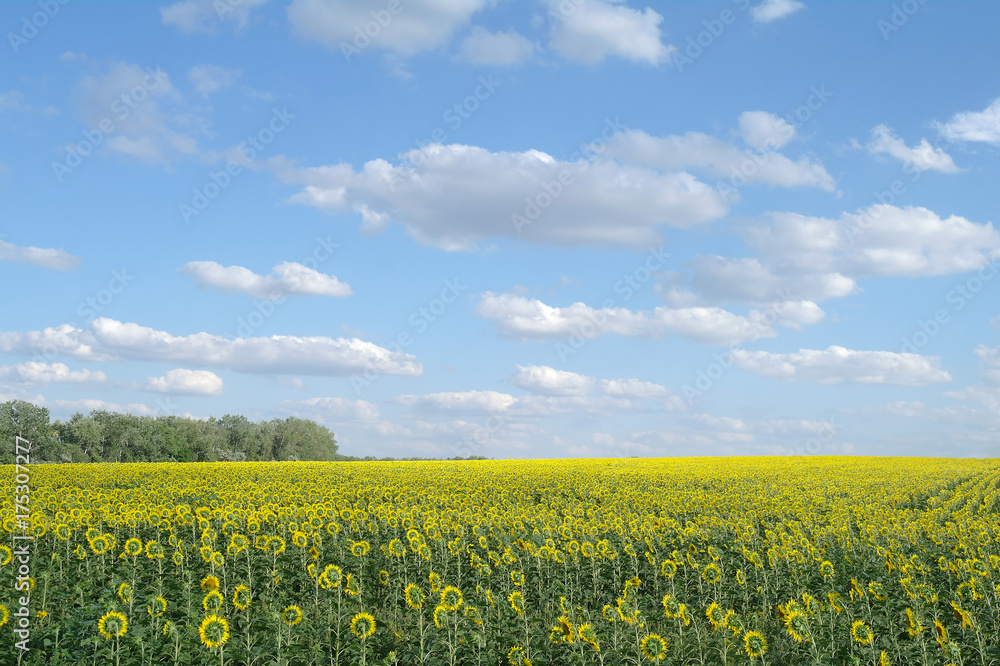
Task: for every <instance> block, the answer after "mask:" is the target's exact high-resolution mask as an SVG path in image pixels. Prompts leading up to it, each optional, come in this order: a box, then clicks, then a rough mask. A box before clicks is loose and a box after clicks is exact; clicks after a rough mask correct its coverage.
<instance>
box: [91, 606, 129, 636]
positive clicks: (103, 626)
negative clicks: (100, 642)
mask: <svg viewBox="0 0 1000 666" xmlns="http://www.w3.org/2000/svg"><path fill="white" fill-rule="evenodd" d="M97 631H98V633H99V634H101V636H103V637H104V638H106V639H107V640H111V639H112V638H121V637H122V636H124V635H125V632H126V631H128V620H127V619H125V616H124V615H122V614H121V613H119V612H117V611H110V612H108V613H105V614H104V616H103V617H102V618H101V619H100V620H98V621H97Z"/></svg>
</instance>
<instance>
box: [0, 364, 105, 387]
mask: <svg viewBox="0 0 1000 666" xmlns="http://www.w3.org/2000/svg"><path fill="white" fill-rule="evenodd" d="M107 379H108V377H107V375H105V374H104V373H103V372H101V371H100V370H70V369H69V366H68V365H66V364H65V363H41V362H38V361H29V362H27V363H18V364H17V365H4V366H0V380H5V381H12V382H17V383H19V384H83V383H87V382H104V381H107Z"/></svg>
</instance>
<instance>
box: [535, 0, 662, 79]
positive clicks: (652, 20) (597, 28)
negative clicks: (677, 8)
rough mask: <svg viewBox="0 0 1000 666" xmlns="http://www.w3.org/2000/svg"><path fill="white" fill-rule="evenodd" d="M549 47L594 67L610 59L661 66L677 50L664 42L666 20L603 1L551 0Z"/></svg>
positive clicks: (566, 56) (649, 13)
mask: <svg viewBox="0 0 1000 666" xmlns="http://www.w3.org/2000/svg"><path fill="white" fill-rule="evenodd" d="M549 4H550V14H552V15H553V22H552V30H551V32H550V34H549V40H550V42H549V45H550V46H551V47H552V49H553V50H554V51H556V52H557V53H559V54H560V55H562V56H563V57H564V58H566V59H568V60H574V61H577V62H582V63H585V64H588V65H594V64H597V63H599V62H601V61H602V60H604V59H605V58H607V57H609V56H616V57H619V58H624V59H626V60H631V61H633V62H639V63H645V64H649V65H658V64H660V63H662V62H663V61H664V60H666V59H667V57H669V56H670V53H671V52H672V51H674V50H675V47H673V46H667V45H665V44H664V43H663V42H662V41H661V39H660V38H661V31H660V23H661V22H662V21H663V17H662V16H661V15H660V14H658V13H657V12H655V11H653V9H651V8H650V7H646V9H645V11H640V10H638V9H632V8H630V7H627V6H625V5H624V4H621V3H618V2H605V1H603V0H572V2H562V1H561V0H549Z"/></svg>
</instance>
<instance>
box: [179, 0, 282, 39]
mask: <svg viewBox="0 0 1000 666" xmlns="http://www.w3.org/2000/svg"><path fill="white" fill-rule="evenodd" d="M267 2H268V0H239V1H238V2H233V1H220V0H181V2H175V3H174V4H172V5H168V6H166V7H161V8H160V20H161V21H163V24H164V25H169V26H173V27H175V28H177V29H178V30H180V31H181V32H186V33H189V34H190V33H206V34H208V33H212V32H214V31H215V28H216V26H218V25H219V24H220V23H223V22H227V21H228V22H231V23H235V24H236V29H237V30H242V29H243V28H245V27H246V26H247V25H249V23H250V13H251V12H252V11H253V10H254V9H256V8H257V7H260V6H261V5H264V4H266V3H267Z"/></svg>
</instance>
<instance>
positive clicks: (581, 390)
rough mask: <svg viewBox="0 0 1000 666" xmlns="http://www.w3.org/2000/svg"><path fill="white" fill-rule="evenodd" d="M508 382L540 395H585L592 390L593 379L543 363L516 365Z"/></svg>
mask: <svg viewBox="0 0 1000 666" xmlns="http://www.w3.org/2000/svg"><path fill="white" fill-rule="evenodd" d="M510 383H511V384H514V385H515V386H520V387H521V388H523V389H527V390H528V391H531V392H532V393H538V394H541V395H552V396H557V395H587V394H589V393H590V392H591V391H592V390H593V388H594V383H595V380H594V378H593V377H586V376H584V375H579V374H577V373H575V372H567V371H565V370H556V369H555V368H550V367H547V366H544V365H527V366H525V365H518V366H517V373H516V374H515V375H514V376H513V377H511V378H510Z"/></svg>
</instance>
